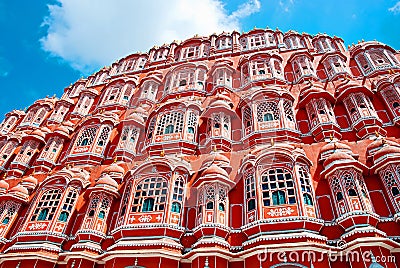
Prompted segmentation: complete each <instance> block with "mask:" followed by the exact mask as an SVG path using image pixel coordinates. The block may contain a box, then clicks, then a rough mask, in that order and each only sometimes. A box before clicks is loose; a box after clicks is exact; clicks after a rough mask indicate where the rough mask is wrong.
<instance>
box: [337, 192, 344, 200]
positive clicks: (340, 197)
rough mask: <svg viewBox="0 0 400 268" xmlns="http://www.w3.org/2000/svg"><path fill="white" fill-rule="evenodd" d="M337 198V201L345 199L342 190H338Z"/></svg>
mask: <svg viewBox="0 0 400 268" xmlns="http://www.w3.org/2000/svg"><path fill="white" fill-rule="evenodd" d="M336 200H337V201H341V200H343V194H342V192H338V193H337V194H336Z"/></svg>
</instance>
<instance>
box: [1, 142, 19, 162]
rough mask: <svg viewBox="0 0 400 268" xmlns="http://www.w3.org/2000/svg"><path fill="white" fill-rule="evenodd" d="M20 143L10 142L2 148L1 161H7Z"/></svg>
mask: <svg viewBox="0 0 400 268" xmlns="http://www.w3.org/2000/svg"><path fill="white" fill-rule="evenodd" d="M17 145H18V143H17V142H16V141H9V142H7V143H6V144H5V145H4V146H3V147H2V148H1V151H0V152H1V160H3V161H6V160H7V159H8V158H9V157H10V156H11V154H12V153H13V152H14V150H15V148H16V147H17Z"/></svg>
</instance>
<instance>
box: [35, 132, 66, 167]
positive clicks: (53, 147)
mask: <svg viewBox="0 0 400 268" xmlns="http://www.w3.org/2000/svg"><path fill="white" fill-rule="evenodd" d="M62 141H63V140H62V139H60V138H59V137H51V138H50V139H49V141H48V142H47V144H46V146H45V147H44V149H43V151H42V153H41V154H40V158H45V159H49V160H53V161H54V160H55V157H56V156H57V154H58V153H59V151H60V149H61V148H62V147H61V146H62Z"/></svg>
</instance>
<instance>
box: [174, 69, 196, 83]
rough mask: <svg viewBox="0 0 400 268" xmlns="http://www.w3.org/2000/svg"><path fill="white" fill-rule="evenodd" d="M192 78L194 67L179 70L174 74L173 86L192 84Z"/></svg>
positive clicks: (193, 77)
mask: <svg viewBox="0 0 400 268" xmlns="http://www.w3.org/2000/svg"><path fill="white" fill-rule="evenodd" d="M194 79H195V76H194V69H185V70H180V71H179V72H177V73H176V74H175V75H174V81H173V87H180V86H187V85H193V84H194Z"/></svg>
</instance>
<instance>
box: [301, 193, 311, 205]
mask: <svg viewBox="0 0 400 268" xmlns="http://www.w3.org/2000/svg"><path fill="white" fill-rule="evenodd" d="M303 199H304V204H306V205H309V206H312V205H313V201H312V197H311V195H309V194H303Z"/></svg>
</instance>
